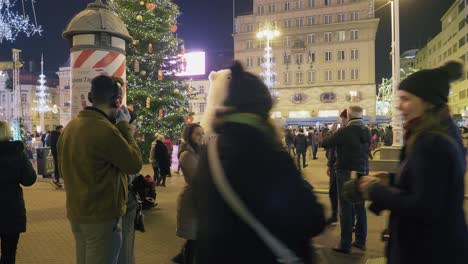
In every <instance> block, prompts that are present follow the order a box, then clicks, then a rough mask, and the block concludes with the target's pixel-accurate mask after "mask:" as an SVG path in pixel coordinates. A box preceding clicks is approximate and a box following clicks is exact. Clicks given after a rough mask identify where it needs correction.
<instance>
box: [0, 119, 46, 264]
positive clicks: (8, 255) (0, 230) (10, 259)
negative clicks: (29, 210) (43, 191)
mask: <svg viewBox="0 0 468 264" xmlns="http://www.w3.org/2000/svg"><path fill="white" fill-rule="evenodd" d="M11 137H12V136H11V129H10V126H9V125H8V123H7V122H5V121H2V120H0V168H1V170H2V173H1V176H0V205H1V208H2V216H1V217H0V241H1V244H2V249H1V257H0V263H2V264H3V263H5V264H14V263H15V259H16V248H17V245H18V241H19V237H20V233H24V232H26V207H25V205H24V198H23V190H22V188H21V185H22V186H31V185H33V184H34V183H35V182H36V177H37V176H36V172H35V171H34V169H33V167H32V165H31V162H30V161H29V159H28V158H27V157H26V154H25V152H24V145H23V143H22V142H21V141H10V140H11Z"/></svg>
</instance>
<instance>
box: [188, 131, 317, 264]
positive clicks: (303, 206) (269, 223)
mask: <svg viewBox="0 0 468 264" xmlns="http://www.w3.org/2000/svg"><path fill="white" fill-rule="evenodd" d="M265 130H266V131H268V129H265ZM216 131H217V133H218V134H219V136H218V151H219V155H220V160H221V163H222V167H223V169H224V172H225V174H226V177H227V179H228V181H229V183H230V184H231V186H232V188H233V189H234V191H235V192H236V193H237V194H238V195H239V196H240V198H241V199H242V200H243V202H244V203H245V204H246V206H247V207H248V208H249V211H251V212H252V213H253V214H254V215H255V217H256V218H257V219H258V220H259V221H260V222H261V223H262V224H264V225H265V227H266V228H267V229H268V230H269V231H271V232H272V233H273V234H274V235H275V236H276V237H277V238H278V239H280V240H281V241H282V242H284V243H285V244H286V245H287V246H288V247H289V248H290V249H291V250H293V251H294V252H295V253H296V255H298V256H299V257H301V258H302V259H303V260H304V263H313V262H312V259H313V256H312V254H313V250H312V249H311V245H312V243H311V241H310V239H311V238H312V237H313V236H316V235H317V234H319V233H320V232H321V231H322V230H323V229H324V227H325V225H324V212H323V208H322V206H321V205H320V204H319V203H318V202H317V199H316V197H315V195H314V193H313V192H312V190H311V188H310V187H309V188H308V187H306V184H305V182H304V179H303V178H302V176H301V174H300V172H299V171H298V170H297V167H296V166H295V164H294V161H293V160H292V159H291V157H290V156H289V154H288V153H287V152H286V151H285V150H284V149H282V148H281V147H280V146H276V145H275V144H274V143H272V140H269V139H268V136H266V135H265V134H263V133H262V132H260V130H258V129H257V128H255V127H252V126H249V125H245V124H239V123H232V122H227V123H224V124H222V125H220V126H219V127H218V128H217V129H216ZM264 133H266V132H264ZM270 135H271V134H270ZM277 145H279V143H278V144H277ZM252 146H255V147H252ZM194 184H195V185H194V187H195V192H196V195H197V196H196V197H197V215H198V224H199V226H198V228H199V229H198V233H197V244H196V247H197V249H196V253H195V256H196V262H197V263H203V264H215V263H216V264H218V263H223V264H231V263H232V264H234V263H235V264H238V263H243V264H250V263H251V264H253V263H255V264H258V263H277V261H276V259H275V256H274V255H273V253H272V252H271V250H270V249H269V248H268V247H267V246H266V245H265V244H264V242H263V241H262V240H261V239H260V238H259V237H258V236H257V234H256V233H255V232H254V231H253V230H252V229H251V228H250V227H248V226H247V224H245V223H244V221H243V220H241V219H239V217H238V216H237V215H236V213H234V212H233V211H232V209H231V208H230V207H229V206H228V205H227V204H226V203H225V202H224V200H223V198H222V197H221V196H220V194H219V193H218V191H217V189H216V187H215V186H214V184H213V181H212V175H211V171H210V167H209V164H208V159H207V153H206V151H204V152H202V155H201V158H200V164H199V169H198V171H197V174H196V176H195V183H194Z"/></svg>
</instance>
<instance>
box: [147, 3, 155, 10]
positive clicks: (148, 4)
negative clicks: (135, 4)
mask: <svg viewBox="0 0 468 264" xmlns="http://www.w3.org/2000/svg"><path fill="white" fill-rule="evenodd" d="M155 8H156V4H155V3H146V10H148V11H153V10H154V9H155Z"/></svg>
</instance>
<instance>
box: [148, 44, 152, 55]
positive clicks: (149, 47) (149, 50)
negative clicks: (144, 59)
mask: <svg viewBox="0 0 468 264" xmlns="http://www.w3.org/2000/svg"><path fill="white" fill-rule="evenodd" d="M148 53H149V54H151V53H153V44H151V43H149V44H148Z"/></svg>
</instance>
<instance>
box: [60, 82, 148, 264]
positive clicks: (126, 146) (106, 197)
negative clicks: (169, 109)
mask: <svg viewBox="0 0 468 264" xmlns="http://www.w3.org/2000/svg"><path fill="white" fill-rule="evenodd" d="M122 83H123V82H122ZM122 83H121V80H119V79H115V78H113V77H109V76H106V75H100V76H98V77H95V78H94V79H93V80H92V81H91V92H90V93H89V94H88V99H89V101H90V102H91V103H92V106H90V107H86V108H85V109H83V110H81V111H80V112H79V113H78V116H77V117H75V118H73V119H72V120H71V121H70V122H69V123H68V124H67V126H66V127H65V129H64V130H63V132H62V134H61V135H60V138H59V141H58V143H57V152H58V157H59V170H60V175H61V176H62V177H63V180H64V183H65V185H66V186H67V188H65V192H66V207H67V217H68V219H69V220H70V223H71V228H72V232H73V236H74V238H75V242H76V262H77V263H78V264H94V263H96V264H98V263H99V264H102V263H112V264H113V263H116V262H117V260H118V256H119V251H120V247H121V244H122V233H121V232H122V227H121V217H122V216H123V215H124V214H125V212H126V202H127V194H128V178H127V175H128V174H136V173H138V172H139V171H140V169H141V167H142V158H141V153H140V150H139V148H138V146H137V144H136V142H135V140H134V139H133V136H132V131H131V128H130V125H129V121H130V118H131V115H130V113H129V112H128V110H127V108H126V107H125V106H121V102H122V88H121V86H122V85H123V84H122Z"/></svg>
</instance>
